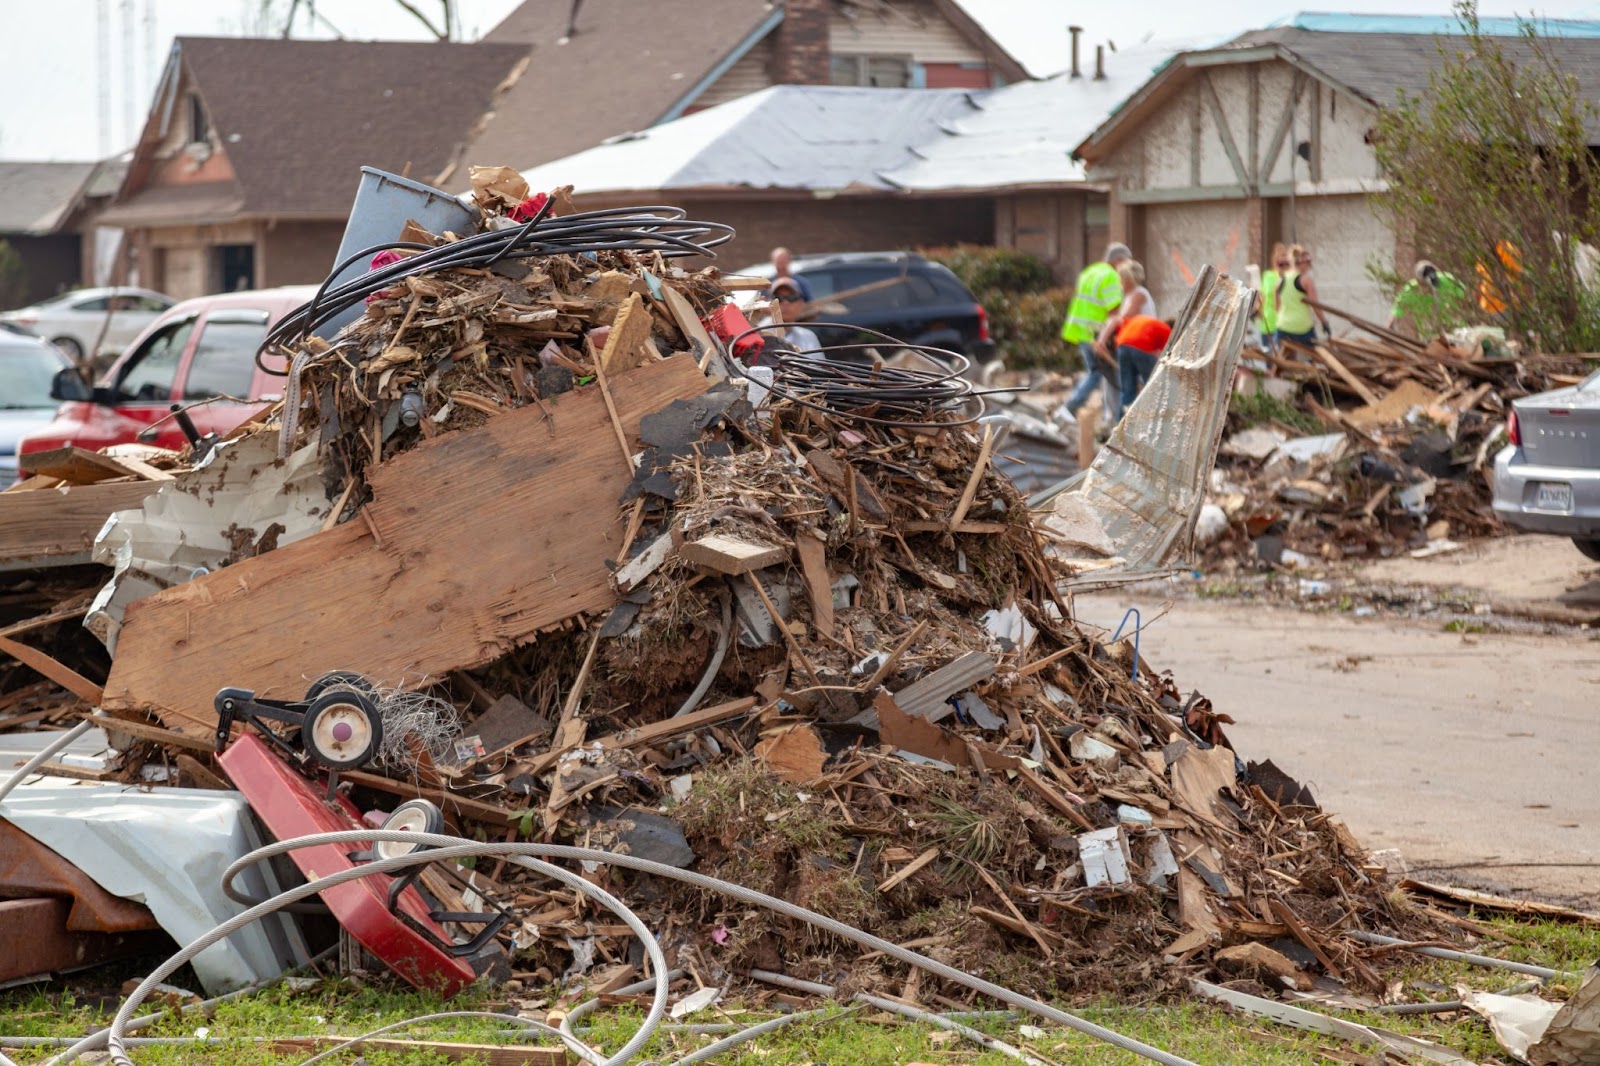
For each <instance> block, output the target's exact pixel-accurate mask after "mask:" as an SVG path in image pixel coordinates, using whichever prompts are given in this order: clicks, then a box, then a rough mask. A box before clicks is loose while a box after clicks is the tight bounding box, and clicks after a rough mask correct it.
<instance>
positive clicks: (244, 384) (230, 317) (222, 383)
mask: <svg viewBox="0 0 1600 1066" xmlns="http://www.w3.org/2000/svg"><path fill="white" fill-rule="evenodd" d="M266 337H267V313H266V312H265V311H249V310H242V311H213V312H211V315H210V316H209V317H208V318H207V319H206V324H205V328H204V329H202V330H201V331H200V340H199V341H198V342H197V343H196V344H195V346H194V358H193V359H191V360H190V361H189V376H188V378H187V379H186V380H185V381H184V383H183V398H184V399H185V400H209V399H211V397H213V396H236V397H238V398H239V399H241V400H245V399H249V397H250V383H251V381H253V380H254V378H255V370H256V363H255V358H256V349H258V348H260V347H261V342H262V341H264V340H266Z"/></svg>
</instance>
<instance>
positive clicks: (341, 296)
mask: <svg viewBox="0 0 1600 1066" xmlns="http://www.w3.org/2000/svg"><path fill="white" fill-rule="evenodd" d="M549 212H550V203H549V202H546V203H545V204H544V206H543V207H541V208H540V209H539V211H538V213H537V214H535V215H534V216H533V217H532V218H531V219H529V220H528V221H527V222H525V223H523V224H522V225H520V226H517V227H515V228H512V227H507V228H505V229H500V230H491V231H489V232H487V233H477V234H473V235H472V236H470V237H466V238H463V239H462V240H459V241H455V242H453V243H451V244H442V245H438V246H430V245H426V244H417V243H413V242H409V241H390V242H388V243H386V244H375V245H373V246H371V247H370V248H363V249H361V250H360V251H359V252H355V253H354V254H352V255H349V256H346V257H345V258H344V259H343V260H342V261H340V262H339V263H338V264H337V265H336V266H335V267H334V268H333V270H332V271H331V272H330V273H329V274H328V277H327V278H326V279H325V280H324V281H323V283H322V285H321V287H320V288H318V289H317V292H316V295H314V296H313V297H312V298H311V299H310V300H308V301H307V302H306V303H304V304H301V305H300V306H299V307H297V308H295V309H294V310H293V311H290V312H289V313H288V314H287V315H285V316H283V318H281V319H279V320H278V322H277V324H275V325H274V326H273V327H272V329H271V330H270V331H269V332H268V333H267V336H266V339H265V340H264V341H263V342H262V345H261V348H260V350H258V351H257V352H256V366H257V367H259V368H260V369H261V370H263V371H265V372H266V373H269V374H273V375H275V376H277V377H284V376H286V375H287V373H288V370H287V368H285V369H283V370H277V369H274V368H272V367H269V366H266V365H264V364H263V363H262V359H261V357H262V355H263V354H264V353H266V352H268V351H271V350H273V349H275V348H280V349H281V348H284V347H287V346H290V345H293V344H295V343H297V342H299V341H301V340H304V339H305V337H306V336H308V335H309V334H311V333H312V332H314V331H315V330H316V329H317V328H318V327H319V326H321V325H323V324H324V323H326V322H328V321H330V320H332V319H334V318H336V317H338V316H339V315H341V314H343V313H344V312H345V311H346V310H348V309H349V308H351V307H353V306H355V305H356V304H358V303H360V302H362V301H364V300H366V298H367V297H368V296H371V295H372V294H373V293H376V292H382V291H383V290H384V289H387V288H389V287H390V286H392V285H394V284H396V283H397V282H399V281H401V280H402V279H404V278H407V277H410V276H412V275H414V274H432V273H437V272H439V271H442V270H448V269H451V268H454V267H487V266H491V265H493V264H495V263H497V262H499V261H501V260H502V259H527V258H531V257H533V256H539V255H581V254H583V253H586V252H610V251H634V252H658V253H660V254H661V255H663V256H667V257H669V258H675V257H679V256H688V255H703V256H706V257H707V258H712V259H714V258H716V252H714V251H712V249H713V248H715V247H716V246H717V245H719V244H723V243H725V242H727V241H729V240H731V239H732V238H733V227H732V226H726V225H723V224H722V223H720V222H700V221H696V220H694V219H691V218H688V217H687V212H685V211H684V210H683V209H682V208H679V207H671V206H662V205H652V206H646V207H615V208H608V209H605V210H600V211H583V212H580V213H578V214H575V215H563V216H561V217H559V218H551V217H549ZM389 250H396V251H399V250H403V251H416V252H417V254H416V255H413V256H408V257H407V258H404V259H401V260H399V261H398V262H394V263H390V264H388V265H387V266H382V267H379V268H378V269H376V270H369V271H367V272H365V273H363V274H361V275H359V276H357V277H354V278H351V279H350V280H348V281H345V282H341V283H339V284H337V285H336V284H334V279H335V278H337V277H338V276H339V275H340V274H341V273H343V272H344V271H345V270H347V269H349V268H350V267H351V266H352V265H354V264H356V263H360V262H363V261H365V260H368V259H371V258H372V257H373V256H375V255H377V254H378V253H379V252H383V251H389Z"/></svg>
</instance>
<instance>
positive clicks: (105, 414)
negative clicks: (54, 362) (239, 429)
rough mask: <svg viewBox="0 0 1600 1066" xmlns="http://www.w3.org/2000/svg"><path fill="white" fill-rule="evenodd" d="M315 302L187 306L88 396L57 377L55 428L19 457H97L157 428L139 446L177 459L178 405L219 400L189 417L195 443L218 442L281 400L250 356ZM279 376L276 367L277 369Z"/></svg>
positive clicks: (297, 298) (256, 298) (280, 297)
mask: <svg viewBox="0 0 1600 1066" xmlns="http://www.w3.org/2000/svg"><path fill="white" fill-rule="evenodd" d="M315 293H316V289H315V287H313V286H306V285H297V286H289V287H285V288H281V289H262V290H259V291H255V292H230V293H225V294H223V295H220V296H201V297H198V298H197V299H193V300H185V301H184V302H182V303H180V304H175V305H174V306H173V307H172V308H170V309H169V310H167V311H166V312H165V313H163V314H162V315H161V317H160V318H158V319H156V320H155V321H154V322H152V323H151V324H150V326H149V328H148V329H146V330H145V331H144V332H143V333H141V334H140V335H139V336H138V338H137V339H135V340H134V342H133V343H132V344H131V345H129V346H128V348H127V350H126V351H125V352H124V353H123V354H122V356H121V358H119V359H118V360H117V361H116V362H115V363H113V364H112V365H111V368H110V369H109V370H108V371H106V375H105V377H104V378H103V379H102V380H101V381H100V382H99V383H98V384H96V385H95V386H94V387H93V388H92V389H91V388H90V387H89V385H88V384H87V383H86V382H85V381H84V379H83V378H82V377H81V376H80V375H79V374H78V372H77V371H76V370H73V369H67V370H63V371H61V373H59V374H57V375H56V378H55V381H54V383H53V384H52V386H51V390H50V396H51V398H52V399H56V400H61V401H64V402H63V403H62V404H61V407H60V409H59V410H58V411H56V416H55V420H54V421H53V422H50V423H49V424H48V425H46V426H44V427H43V428H42V429H40V430H38V431H37V432H35V433H32V434H30V435H28V436H27V437H25V438H23V440H22V441H21V443H20V444H19V445H18V446H17V453H18V455H19V456H20V455H26V454H28V453H30V452H42V451H49V450H51V449H52V448H64V447H66V446H68V445H76V446H77V447H80V448H90V449H99V448H105V447H108V446H110V445H112V444H128V443H132V442H133V441H135V440H137V439H139V434H140V432H141V431H144V430H147V429H148V428H149V427H150V426H151V425H152V424H153V423H156V422H158V421H161V420H162V419H166V421H164V422H161V424H160V425H159V426H157V427H156V428H155V430H154V437H153V438H151V437H149V436H146V437H145V438H143V440H144V442H145V443H148V444H154V445H156V446H157V447H161V448H172V449H174V450H176V449H181V448H183V447H184V446H185V445H186V444H187V440H186V438H185V437H184V433H183V429H182V428H181V427H180V426H179V424H178V421H177V419H175V418H168V417H167V416H168V415H169V414H171V412H172V405H173V404H175V403H179V404H183V405H185V406H188V405H189V404H192V403H195V402H196V401H199V400H212V399H213V398H214V397H218V396H226V397H234V399H222V400H215V401H214V402H212V403H207V404H202V405H200V406H197V407H193V408H191V409H190V411H189V417H190V418H191V419H193V421H194V424H195V427H196V428H197V429H198V430H199V431H200V433H201V434H206V433H213V432H214V433H217V434H219V435H220V434H223V433H226V432H227V431H228V430H230V429H232V428H233V427H234V426H237V425H238V424H239V423H241V422H243V421H244V420H245V419H247V418H249V417H250V416H251V415H253V414H255V413H256V412H257V411H259V410H261V409H262V408H263V407H265V406H266V405H267V404H269V403H272V402H273V401H275V400H277V399H279V398H280V397H281V396H282V394H283V378H281V377H275V376H273V375H271V374H268V373H266V372H264V371H262V370H261V369H259V368H258V367H257V366H256V364H255V355H256V350H257V349H258V348H259V347H260V346H261V341H262V339H263V338H265V337H266V334H267V330H268V329H270V328H271V327H272V325H273V324H274V323H276V322H277V321H278V319H280V318H282V317H283V316H284V315H286V314H288V313H289V312H290V311H292V310H293V309H294V308H296V307H298V306H300V305H301V304H303V303H305V302H306V301H307V300H309V299H311V297H312V296H313V295H314V294H315ZM268 365H272V364H271V363H269V364H268ZM277 366H278V368H281V366H282V360H277Z"/></svg>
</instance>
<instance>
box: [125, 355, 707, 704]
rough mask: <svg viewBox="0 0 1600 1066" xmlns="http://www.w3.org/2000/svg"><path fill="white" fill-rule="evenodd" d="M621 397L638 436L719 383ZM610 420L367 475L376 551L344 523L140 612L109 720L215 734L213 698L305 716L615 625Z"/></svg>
mask: <svg viewBox="0 0 1600 1066" xmlns="http://www.w3.org/2000/svg"><path fill="white" fill-rule="evenodd" d="M612 385H613V393H614V396H615V398H616V401H617V407H618V411H619V413H620V414H621V415H622V418H623V422H624V424H625V425H626V426H627V428H628V431H629V433H630V435H634V436H636V435H637V432H638V424H639V419H640V418H641V417H642V416H643V415H645V414H648V413H650V412H652V411H655V410H659V409H660V408H661V407H662V406H664V405H665V404H667V403H669V402H670V401H672V400H674V399H682V398H688V397H693V396H697V395H699V394H700V393H702V392H704V391H705V389H706V387H707V381H706V378H705V376H704V375H703V374H701V373H700V371H699V369H698V368H696V366H695V364H694V361H693V360H692V359H689V358H687V357H675V358H670V359H666V360H663V361H662V362H659V363H650V364H647V365H645V366H643V367H640V368H639V369H638V370H636V371H633V372H631V373H628V374H625V375H622V376H620V377H618V378H616V379H614V380H613V381H612ZM608 420H609V416H608V414H607V412H606V407H605V403H604V401H603V400H602V398H601V396H600V394H599V391H598V390H596V389H580V390H577V391H575V392H572V393H568V394H566V395H564V396H562V397H561V402H560V403H559V404H555V405H550V406H549V408H548V409H541V408H540V407H538V406H528V407H523V408H518V409H515V410H507V411H506V412H505V413H503V414H501V415H499V416H496V417H495V418H491V419H489V420H488V421H487V422H485V423H484V424H483V425H481V426H478V427H476V428H473V429H465V430H460V431H457V432H454V433H446V434H441V435H440V436H438V437H435V438H433V439H432V440H428V441H424V442H422V443H421V444H419V445H417V446H416V447H415V448H413V449H412V450H410V451H407V452H404V453H402V454H400V455H397V456H395V457H393V458H391V459H389V460H387V461H386V462H384V463H382V464H381V465H379V466H377V467H375V468H372V470H371V471H370V473H369V479H368V480H369V484H370V486H371V489H372V492H373V496H374V499H373V502H372V503H370V504H368V508H367V509H368V510H370V511H371V512H372V516H373V519H374V521H375V525H376V526H377V528H379V529H381V530H382V531H383V546H382V547H380V546H378V545H377V544H375V543H374V541H373V540H372V538H371V537H370V536H369V534H368V531H367V528H366V526H365V525H363V524H362V523H360V522H347V523H345V524H343V525H339V526H335V527H334V528H333V529H330V530H328V531H327V532H325V533H316V534H313V535H312V536H310V537H307V538H306V539H304V540H301V541H297V542H296V543H294V544H290V545H287V546H285V547H282V548H279V549H277V550H276V551H273V552H269V553H267V554H265V555H261V556H258V557H256V558H253V559H248V560H245V561H243V562H241V563H238V564H236V565H234V566H230V567H227V568H225V569H223V570H218V571H214V572H213V573H211V574H208V575H205V576H204V577H201V578H199V579H197V580H195V581H191V582H189V583H187V584H183V585H179V586H176V587H174V588H170V589H166V590H164V591H162V592H159V593H156V594H154V595H151V596H146V597H145V598H143V599H140V600H136V601H135V602H134V604H133V605H130V608H129V611H128V614H127V618H126V620H125V622H124V625H123V628H122V631H121V634H120V636H119V640H118V645H117V656H116V659H115V660H114V662H113V664H112V668H111V679H110V681H109V683H108V686H107V702H108V705H109V706H110V707H112V708H113V709H126V710H151V711H154V712H155V713H156V714H157V715H159V716H160V717H161V719H162V721H163V722H165V723H166V724H167V725H169V726H171V727H173V728H175V729H178V730H180V731H182V732H195V733H209V732H210V731H211V729H212V726H213V724H214V722H215V716H214V713H213V711H212V709H211V703H212V698H213V697H214V696H215V695H216V693H217V690H218V689H220V688H223V687H226V686H229V685H243V686H246V687H248V688H251V689H253V690H254V691H255V692H256V693H257V694H258V695H261V696H265V697H268V698H274V697H276V698H294V697H298V696H299V695H300V694H301V693H303V692H304V691H305V685H306V679H307V678H315V677H318V676H320V675H321V674H323V673H326V672H329V671H332V670H340V669H356V670H359V671H360V672H361V673H363V674H364V675H366V676H367V677H369V678H371V679H372V680H373V681H375V682H377V683H379V684H389V685H395V684H408V685H418V684H421V683H423V682H424V681H425V679H426V678H428V677H430V676H441V675H443V674H445V673H447V672H448V671H451V670H457V669H470V668H471V667H474V666H480V665H483V664H486V663H489V662H492V661H494V660H495V659H498V658H499V657H500V656H502V655H504V654H505V653H506V652H508V651H510V650H511V649H513V648H516V647H518V646H520V645H522V644H525V643H527V642H528V641H530V640H532V639H534V638H535V637H536V636H537V635H538V633H539V632H540V631H541V630H543V629H547V628H549V627H550V626H552V625H555V624H556V623H558V622H563V621H565V620H567V619H569V618H571V617H573V616H575V615H579V614H584V613H590V612H597V611H602V610H606V609H607V608H609V607H611V606H613V605H614V604H615V603H616V597H617V593H616V590H615V588H614V587H613V585H612V582H611V575H610V573H609V571H608V569H607V566H606V561H607V559H608V558H609V557H611V556H613V555H615V554H616V552H617V550H618V546H619V545H620V544H621V539H622V533H623V522H622V521H621V520H620V519H621V516H620V515H619V513H618V510H617V499H618V497H620V496H621V495H622V492H623V490H624V489H625V488H626V487H627V483H628V481H629V474H628V472H627V470H626V469H624V468H623V466H622V464H620V463H616V462H614V461H612V460H611V459H610V457H609V456H608V455H606V453H607V452H608V451H609V450H610V449H611V448H612V447H615V446H616V445H615V443H614V442H613V441H612V440H611V439H610V433H609V432H608V429H607V422H608ZM634 443H635V444H637V442H636V441H635V442H634ZM464 521H467V522H470V524H471V527H472V530H473V536H472V539H471V543H470V546H469V545H466V544H464V543H463V541H462V540H461V530H462V523H463V522H464ZM268 633H271V634H273V635H272V637H271V639H266V638H265V636H264V634H268Z"/></svg>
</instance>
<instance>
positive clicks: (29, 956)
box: [0, 897, 171, 986]
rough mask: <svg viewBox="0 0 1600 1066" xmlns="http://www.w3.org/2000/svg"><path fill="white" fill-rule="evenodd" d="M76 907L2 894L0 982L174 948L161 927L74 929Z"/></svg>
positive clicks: (70, 902) (19, 979) (61, 900)
mask: <svg viewBox="0 0 1600 1066" xmlns="http://www.w3.org/2000/svg"><path fill="white" fill-rule="evenodd" d="M72 909H73V904H72V901H71V900H68V899H51V898H46V897H36V898H33V899H8V900H0V986H3V985H6V984H9V983H12V982H16V981H23V980H27V979H30V978H40V977H47V976H49V975H50V974H53V973H63V972H65V971H68V970H81V969H84V968H85V967H88V966H98V965H100V964H101V963H104V962H110V961H112V960H114V959H121V958H128V957H131V956H135V955H141V954H148V953H151V952H160V951H162V950H167V949H169V948H170V945H171V941H170V940H168V939H167V938H166V936H164V935H163V934H162V933H160V932H159V931H154V932H152V931H143V930H142V931H138V932H129V933H78V932H72V931H70V930H69V929H68V928H67V920H68V915H70V914H71V913H72Z"/></svg>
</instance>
